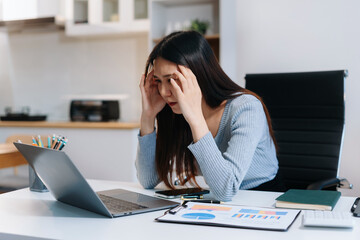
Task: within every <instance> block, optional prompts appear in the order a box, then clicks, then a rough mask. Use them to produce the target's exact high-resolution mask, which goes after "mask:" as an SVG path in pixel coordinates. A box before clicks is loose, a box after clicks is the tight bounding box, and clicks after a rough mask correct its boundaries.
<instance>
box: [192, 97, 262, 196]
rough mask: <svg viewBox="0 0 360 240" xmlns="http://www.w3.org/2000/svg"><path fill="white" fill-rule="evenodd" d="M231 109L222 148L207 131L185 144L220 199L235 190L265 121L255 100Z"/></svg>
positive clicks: (247, 166)
mask: <svg viewBox="0 0 360 240" xmlns="http://www.w3.org/2000/svg"><path fill="white" fill-rule="evenodd" d="M235 111H236V112H235V113H234V114H233V115H232V118H231V122H228V124H231V137H230V140H229V142H228V146H227V149H226V151H225V152H220V150H219V148H218V146H217V145H216V142H215V139H214V138H213V136H212V134H211V133H210V132H208V133H207V134H206V135H205V136H204V137H203V138H201V139H200V140H199V141H197V142H196V143H192V144H190V145H189V146H188V148H189V150H190V151H191V152H192V153H193V155H194V156H195V158H196V160H197V162H198V164H199V166H200V169H201V172H202V174H203V176H204V179H205V181H206V183H207V184H208V185H209V187H210V190H211V191H212V193H213V194H214V196H215V197H216V198H217V199H219V200H222V201H230V200H231V199H232V197H233V196H234V195H235V194H236V193H237V191H238V190H239V188H240V185H241V183H242V181H243V179H244V177H245V175H246V173H247V171H248V169H249V167H250V165H251V162H252V159H253V156H254V153H255V150H256V147H257V145H258V143H259V141H260V139H261V136H262V132H263V129H264V124H266V123H265V122H264V121H266V117H265V114H264V110H263V107H262V105H261V103H260V102H259V101H249V102H246V103H244V104H242V105H241V106H240V107H239V108H237V109H236V110H235Z"/></svg>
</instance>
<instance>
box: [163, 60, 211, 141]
mask: <svg viewBox="0 0 360 240" xmlns="http://www.w3.org/2000/svg"><path fill="white" fill-rule="evenodd" d="M178 67H179V70H180V71H176V72H175V73H174V75H175V76H174V78H175V79H173V78H172V79H170V82H171V85H172V87H173V91H172V92H173V95H174V96H175V98H176V99H177V100H178V104H179V106H180V110H181V112H182V114H183V116H184V118H185V120H186V121H187V122H188V123H189V125H190V128H191V131H192V133H193V138H194V141H197V140H199V139H200V138H201V137H203V136H204V135H205V134H206V133H207V132H208V131H209V129H208V127H207V124H206V121H205V118H204V115H203V112H202V107H201V103H202V93H201V89H200V87H199V84H198V82H197V79H196V76H195V75H194V73H193V72H192V71H191V70H190V69H189V68H187V67H184V66H181V65H179V66H178ZM175 80H178V81H179V83H180V85H179V84H178V83H177V82H176V81H175Z"/></svg>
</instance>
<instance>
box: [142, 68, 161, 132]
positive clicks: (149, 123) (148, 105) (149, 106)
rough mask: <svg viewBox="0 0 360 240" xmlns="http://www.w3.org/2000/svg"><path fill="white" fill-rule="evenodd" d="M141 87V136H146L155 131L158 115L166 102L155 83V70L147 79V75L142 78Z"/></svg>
mask: <svg viewBox="0 0 360 240" xmlns="http://www.w3.org/2000/svg"><path fill="white" fill-rule="evenodd" d="M139 87H140V92H141V101H142V113H141V128H140V135H141V136H144V135H146V134H149V133H152V132H153V131H154V125H155V118H156V115H157V114H158V113H159V112H160V111H161V110H162V109H163V108H164V107H165V104H166V102H165V100H164V99H163V98H162V97H161V95H160V93H159V90H158V87H157V84H156V83H155V82H154V70H152V71H150V72H149V73H148V75H147V77H146V78H145V75H142V76H141V81H140V85H139Z"/></svg>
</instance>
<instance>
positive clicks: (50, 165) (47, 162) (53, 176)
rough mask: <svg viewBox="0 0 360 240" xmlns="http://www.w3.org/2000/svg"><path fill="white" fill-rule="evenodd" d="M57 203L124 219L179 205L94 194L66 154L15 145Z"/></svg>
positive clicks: (119, 193) (127, 194)
mask: <svg viewBox="0 0 360 240" xmlns="http://www.w3.org/2000/svg"><path fill="white" fill-rule="evenodd" d="M14 145H15V146H16V148H17V149H18V150H19V151H20V153H21V154H22V155H23V156H24V157H25V159H26V160H27V161H28V163H29V165H30V166H32V167H33V169H34V170H35V172H36V173H37V175H38V176H39V178H40V179H41V180H42V181H43V183H44V184H45V186H46V187H47V188H48V189H49V191H50V192H51V194H52V195H53V196H54V197H55V199H56V200H58V201H60V202H63V203H65V204H69V205H72V206H75V207H79V208H82V209H86V210H88V211H91V212H94V213H98V214H101V215H104V216H106V217H111V218H112V217H121V216H127V215H132V214H138V213H145V212H151V211H156V210H161V209H168V208H171V207H175V206H177V205H178V203H176V202H173V201H168V200H165V199H159V198H156V197H151V196H147V195H144V194H140V193H136V192H132V191H127V190H124V189H113V190H107V191H101V192H96V193H95V192H94V190H93V189H92V188H91V187H90V185H89V184H88V182H87V181H86V180H85V178H84V177H83V176H82V175H81V173H80V172H79V170H78V169H77V168H76V166H75V165H74V164H73V162H72V161H71V159H70V158H69V157H68V156H67V155H66V153H65V152H62V151H58V150H54V149H50V148H41V147H37V146H32V145H28V144H23V143H17V142H14Z"/></svg>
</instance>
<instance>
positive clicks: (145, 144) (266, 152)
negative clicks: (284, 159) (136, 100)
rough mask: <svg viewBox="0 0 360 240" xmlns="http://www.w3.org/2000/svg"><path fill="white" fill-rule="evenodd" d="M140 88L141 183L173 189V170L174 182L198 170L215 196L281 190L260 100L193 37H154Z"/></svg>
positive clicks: (198, 36) (190, 34)
mask: <svg viewBox="0 0 360 240" xmlns="http://www.w3.org/2000/svg"><path fill="white" fill-rule="evenodd" d="M145 76H146V77H145ZM140 91H141V95H142V114H141V127H140V134H139V148H138V154H137V159H136V167H137V176H138V179H139V181H140V183H141V184H142V185H143V186H144V187H145V188H153V187H155V186H156V185H157V184H158V183H159V182H161V181H163V182H164V183H165V185H166V186H168V187H169V188H174V184H173V178H174V177H175V176H173V172H174V171H175V173H176V177H177V178H178V179H179V181H180V184H181V185H183V184H185V183H186V182H190V183H192V184H193V185H197V183H196V180H195V176H197V175H203V177H204V179H205V181H206V183H207V184H208V186H209V187H210V191H211V192H212V193H213V194H214V196H215V197H216V198H217V199H219V200H222V201H229V200H231V198H232V197H233V196H234V195H235V194H236V193H237V191H238V190H239V189H261V190H282V189H279V186H280V183H279V181H278V180H277V178H275V176H276V174H277V171H278V160H277V158H276V150H275V139H274V135H273V132H272V128H271V123H270V117H269V114H268V112H267V109H266V107H265V105H264V104H263V102H262V101H261V99H260V98H259V97H258V96H257V95H256V94H254V93H252V92H250V91H248V90H246V89H244V88H242V87H240V86H238V85H237V84H235V83H234V82H233V81H232V80H231V79H230V78H229V77H228V76H227V75H226V74H225V73H224V72H223V70H222V69H221V67H220V65H219V64H218V62H217V59H216V57H215V55H214V53H213V51H212V49H211V48H210V46H209V44H208V43H207V41H206V40H205V39H204V37H203V36H202V35H201V34H199V33H197V32H194V31H184V32H175V33H172V34H170V35H168V36H166V37H165V38H164V39H163V40H162V41H161V42H159V43H158V44H157V45H156V46H155V48H154V49H153V51H152V52H151V54H150V56H149V58H148V60H147V63H146V68H145V74H144V75H143V76H142V78H141V82H140ZM155 119H156V127H155Z"/></svg>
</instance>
